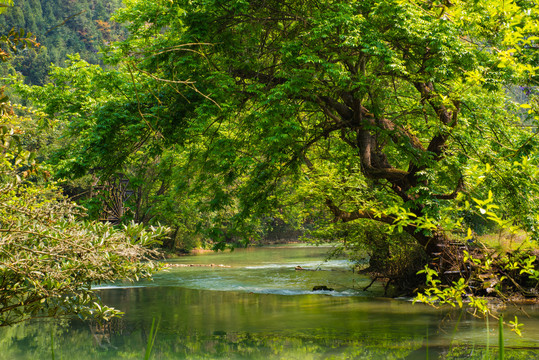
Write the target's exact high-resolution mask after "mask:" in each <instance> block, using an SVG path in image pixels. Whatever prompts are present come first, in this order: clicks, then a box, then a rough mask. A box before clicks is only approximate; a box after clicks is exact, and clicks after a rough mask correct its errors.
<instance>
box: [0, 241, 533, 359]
mask: <svg viewBox="0 0 539 360" xmlns="http://www.w3.org/2000/svg"><path fill="white" fill-rule="evenodd" d="M329 250H330V249H329V248H319V247H297V246H296V247H294V246H288V247H272V248H252V249H238V250H236V251H234V252H232V253H211V254H204V255H200V256H188V257H181V258H178V259H173V260H170V263H172V264H175V265H181V266H177V267H172V268H170V269H168V271H166V272H163V273H160V274H157V276H156V277H155V280H154V281H152V282H146V281H145V282H139V283H135V284H122V283H117V284H110V285H107V286H103V287H102V288H101V290H100V294H101V296H102V299H103V300H104V302H105V303H106V304H108V305H111V306H114V307H117V308H119V309H121V310H122V311H124V312H125V316H124V317H123V318H122V319H119V320H115V321H113V322H111V323H108V324H106V325H104V326H103V325H99V324H97V323H89V322H82V321H77V320H46V321H36V322H32V323H25V324H21V325H19V326H14V327H11V328H7V329H0V349H1V350H2V351H0V359H50V358H51V346H54V350H55V358H56V359H141V358H142V357H143V355H144V351H145V347H146V344H147V339H148V335H149V332H150V329H151V324H152V321H153V320H154V319H155V320H156V322H159V327H158V332H157V338H156V340H155V345H154V348H153V353H152V355H153V357H152V358H153V359H265V360H269V359H427V358H429V359H438V358H443V359H470V358H471V359H488V358H492V359H494V358H497V330H496V328H497V326H496V325H497V324H494V323H491V324H489V327H488V328H487V326H486V323H485V320H481V319H476V318H474V317H472V316H470V315H469V314H467V313H466V311H463V310H456V311H451V310H448V309H434V308H431V307H429V306H425V305H422V304H415V305H414V304H412V302H411V301H409V299H399V300H393V299H386V298H382V297H380V296H381V295H382V293H383V288H382V286H381V285H380V284H375V285H373V286H372V287H371V288H369V290H368V291H363V290H362V289H363V288H364V287H365V286H366V285H368V284H369V282H370V280H369V279H367V278H365V277H362V276H359V275H357V274H354V273H353V272H352V271H351V270H350V264H349V263H348V261H347V260H346V259H333V260H331V261H324V260H325V257H326V254H327V252H328V251H329ZM211 264H213V266H208V265H211ZM185 265H204V266H185ZM296 266H300V267H302V268H303V269H305V270H295V267H296ZM315 285H325V286H328V287H330V288H333V289H334V291H322V292H315V291H312V288H313V286H315ZM523 310H525V311H526V312H527V313H528V314H529V315H530V318H529V319H525V317H524V315H523V314H522V313H521V312H519V311H518V310H505V316H506V318H509V317H512V316H514V314H515V313H516V314H517V315H518V316H519V319H520V321H521V322H524V323H525V324H526V325H525V329H524V334H523V336H522V337H521V338H519V337H517V336H516V335H514V334H512V333H510V332H509V331H506V333H505V338H506V340H505V341H506V355H507V356H506V358H508V359H539V350H538V348H539V309H537V308H534V307H526V308H524V309H523ZM51 336H52V337H53V339H54V340H53V341H51Z"/></svg>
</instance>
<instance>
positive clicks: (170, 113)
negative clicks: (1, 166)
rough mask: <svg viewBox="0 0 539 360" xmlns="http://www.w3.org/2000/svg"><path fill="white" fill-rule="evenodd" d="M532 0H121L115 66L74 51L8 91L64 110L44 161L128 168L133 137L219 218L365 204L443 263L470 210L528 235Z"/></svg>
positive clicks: (184, 191)
mask: <svg viewBox="0 0 539 360" xmlns="http://www.w3.org/2000/svg"><path fill="white" fill-rule="evenodd" d="M537 10H538V8H537V5H536V4H535V3H534V2H532V1H524V0H523V1H452V2H447V1H416V0H382V1H380V0H377V1H374V0H372V1H371V0H367V1H337V0H336V1H324V2H320V1H316V0H302V1H299V0H298V1H293V0H290V1H271V0H257V1H243V0H235V1H220V0H213V1H174V2H170V1H158V2H154V3H149V2H146V1H129V2H127V3H126V7H125V8H123V9H121V10H119V11H118V13H117V15H116V17H115V19H116V20H117V21H119V22H123V23H125V24H126V26H127V27H128V30H129V33H130V36H129V38H128V39H126V40H125V41H122V42H118V43H114V44H112V45H111V46H110V47H109V48H108V51H107V54H106V59H107V61H108V62H109V63H110V64H113V65H116V66H117V67H118V68H117V69H118V70H107V71H102V70H99V71H95V72H91V74H90V75H83V74H85V70H86V69H89V67H88V66H87V65H84V64H83V63H81V62H76V63H73V64H72V66H71V68H68V69H65V70H59V69H56V70H54V71H56V72H57V76H53V77H52V82H51V83H50V84H48V85H46V86H45V87H44V88H42V89H35V88H34V89H33V90H31V89H28V88H27V89H26V90H24V89H23V91H25V94H26V96H28V97H32V98H33V100H34V101H35V102H36V103H42V104H44V106H45V110H46V111H47V112H48V113H49V114H50V115H51V116H64V117H65V119H69V121H68V122H67V130H66V133H65V134H66V139H68V140H67V141H66V144H65V146H64V147H63V149H62V151H61V152H59V153H58V157H57V158H56V159H55V162H56V163H57V164H58V165H59V168H60V170H61V172H60V174H63V175H67V174H69V175H70V176H77V175H81V174H84V173H87V172H89V171H93V172H98V173H103V174H107V173H111V172H113V171H115V170H123V169H122V167H123V168H126V167H139V168H140V166H141V163H140V160H141V159H142V158H143V157H141V156H140V155H141V153H144V154H146V155H147V157H146V159H148V157H149V158H151V159H152V161H155V162H157V163H161V161H162V160H163V159H167V161H166V162H167V166H165V168H163V169H162V170H163V172H161V173H160V176H168V179H169V180H170V184H173V185H170V189H174V190H173V192H174V193H175V194H181V196H182V198H181V199H186V200H187V201H188V202H189V203H190V204H193V202H191V201H192V200H193V199H197V202H196V205H197V206H198V207H199V209H200V211H201V212H202V211H203V210H207V211H208V212H213V213H214V214H217V213H219V214H220V215H219V216H218V218H219V221H220V222H221V223H226V227H227V228H232V229H234V228H241V227H242V226H244V225H245V220H246V219H254V218H262V217H264V216H268V215H269V214H272V216H278V215H276V214H279V213H281V214H282V213H283V212H292V213H293V216H294V217H297V218H300V219H301V220H299V222H303V223H313V222H314V223H316V224H317V226H322V225H324V226H327V229H330V230H331V229H335V227H338V226H342V224H347V223H352V222H353V223H361V222H372V221H375V222H378V223H381V224H382V225H384V226H385V229H388V231H395V232H404V233H407V234H409V236H411V237H412V238H413V239H414V240H415V242H416V243H417V244H418V245H419V246H420V247H421V248H422V249H424V250H425V251H426V254H427V255H428V257H427V258H430V259H431V260H432V259H439V264H443V263H444V261H443V259H444V258H445V257H446V254H444V249H445V248H448V246H447V245H448V238H449V237H453V236H455V235H460V236H461V238H463V239H466V240H472V238H473V233H474V231H475V230H476V227H477V226H478V222H480V221H493V222H495V223H497V224H498V225H499V226H502V227H506V228H510V229H515V228H517V227H520V228H522V229H524V230H526V231H527V232H528V233H529V234H530V236H531V237H532V238H533V239H535V240H536V239H537V237H538V233H537V222H538V221H539V218H538V215H537V214H538V212H537V181H536V180H537V175H538V170H537V162H538V160H539V159H538V154H537V152H536V148H537V145H538V144H537V138H536V136H535V127H536V122H537V115H536V111H537V110H538V109H537V69H538V63H537V61H538V59H537V51H536V48H537V41H538V39H539V38H538V37H537V33H538V23H537V20H538V12H537ZM32 94H34V95H32ZM36 94H37V95H36ZM45 94H46V95H45ZM87 95H90V96H89V97H86V96H87ZM163 163H164V161H163ZM166 169H168V170H170V171H168V172H167V170H166ZM172 169H173V170H172ZM164 183H165V182H164V180H163V184H164ZM171 200H172V198H170V197H169V198H168V200H167V201H171ZM223 214H224V215H223ZM478 219H479V220H478ZM314 220H316V221H314ZM341 229H342V227H341ZM326 235H327V236H328V237H330V236H331V234H329V233H327V234H326ZM440 253H442V255H440ZM447 256H449V254H447ZM446 260H451V261H452V260H455V259H446ZM446 263H448V262H446ZM440 266H441V265H440Z"/></svg>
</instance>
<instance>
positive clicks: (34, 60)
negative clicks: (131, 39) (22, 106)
mask: <svg viewBox="0 0 539 360" xmlns="http://www.w3.org/2000/svg"><path fill="white" fill-rule="evenodd" d="M120 6H121V0H14V6H13V7H11V8H10V9H9V10H8V11H6V13H4V14H2V15H0V34H6V33H7V32H8V31H9V30H10V29H11V28H16V29H25V30H26V31H29V32H31V33H32V34H34V35H35V36H36V37H37V41H38V42H39V43H40V44H41V46H40V47H39V48H38V49H31V50H25V51H23V52H20V53H18V54H14V56H13V57H12V61H11V66H12V69H14V70H16V71H18V72H20V73H22V74H23V75H24V76H25V78H26V82H27V83H30V84H35V85H41V84H43V83H45V82H46V80H47V72H48V68H49V66H50V64H51V63H54V64H57V65H61V64H62V63H63V62H64V60H65V59H66V55H67V54H71V53H80V54H81V58H82V59H84V60H86V61H88V62H90V63H93V64H97V63H99V62H100V58H99V54H98V52H99V50H100V47H101V46H102V45H103V44H106V43H107V42H110V41H113V40H118V39H119V38H122V37H124V36H125V30H124V29H123V28H122V27H121V26H120V25H119V24H117V23H115V22H113V21H110V17H111V14H112V13H113V12H114V11H115V10H116V9H118V8H119V7H120ZM5 71H6V70H4V73H5Z"/></svg>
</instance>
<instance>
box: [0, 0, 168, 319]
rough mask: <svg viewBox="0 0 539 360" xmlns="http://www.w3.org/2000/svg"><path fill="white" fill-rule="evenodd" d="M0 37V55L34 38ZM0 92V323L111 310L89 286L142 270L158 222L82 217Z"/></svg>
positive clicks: (104, 314)
mask: <svg viewBox="0 0 539 360" xmlns="http://www.w3.org/2000/svg"><path fill="white" fill-rule="evenodd" d="M0 5H2V6H3V3H2V4H0ZM2 9H3V7H0V10H2ZM0 42H1V44H2V46H5V49H3V51H2V52H0V57H1V60H2V61H5V60H7V59H8V58H9V55H10V54H11V52H13V51H17V50H21V49H28V48H30V47H32V46H36V41H35V38H33V37H32V36H30V35H27V34H25V32H24V31H20V32H19V31H17V32H13V31H11V32H9V33H7V34H6V35H5V36H3V37H2V39H1V40H0ZM0 94H1V97H0V326H6V325H11V324H14V323H17V322H21V321H24V320H28V319H31V318H36V317H45V316H62V315H79V316H80V317H81V318H96V319H100V320H102V319H109V318H111V317H113V316H116V315H118V314H119V313H120V312H119V311H118V310H115V309H112V308H109V307H107V306H105V305H103V304H102V303H101V301H100V299H99V297H98V295H97V294H96V293H95V292H94V291H93V290H92V287H93V286H95V285H97V284H101V283H104V282H111V281H114V280H118V279H128V280H135V279H138V278H139V277H148V276H150V274H151V273H152V271H153V270H154V269H155V267H156V266H155V264H154V263H153V262H151V261H147V260H149V258H150V256H152V255H154V252H153V251H152V250H150V249H149V247H150V246H151V245H152V244H155V243H157V242H158V241H159V238H160V237H162V236H163V234H164V232H165V231H166V229H164V228H159V229H154V228H151V229H146V228H145V227H144V226H143V225H137V224H134V223H132V224H129V225H127V226H124V227H123V228H120V229H115V228H113V227H112V226H111V225H109V224H104V223H99V222H90V221H86V220H85V216H86V214H85V209H84V208H82V207H80V206H78V205H75V204H74V203H72V202H71V201H69V200H68V199H66V198H65V196H64V195H62V194H61V191H60V190H58V189H57V188H56V187H55V185H54V184H53V183H51V182H50V181H49V178H50V173H49V172H48V171H47V170H46V169H45V168H43V167H40V164H39V163H38V162H37V161H36V159H37V157H36V152H30V151H29V150H34V149H35V148H37V149H39V148H40V147H41V145H40V144H39V141H36V139H32V137H33V136H32V135H36V133H35V130H36V129H35V128H36V122H37V119H38V118H39V116H36V118H35V119H31V118H27V117H22V116H19V115H17V114H15V109H14V107H13V106H12V105H11V104H10V103H9V101H8V98H7V96H6V95H4V94H3V88H2V91H1V92H0ZM18 111H19V109H17V112H18ZM36 115H37V114H36ZM28 123H31V125H30V126H28ZM26 128H34V130H33V132H29V133H27V132H25V129H26ZM45 134H47V131H41V132H40V136H39V137H40V138H45V137H46V136H45Z"/></svg>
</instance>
